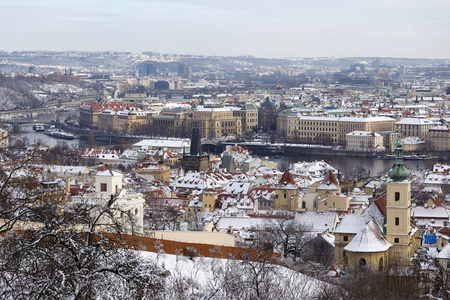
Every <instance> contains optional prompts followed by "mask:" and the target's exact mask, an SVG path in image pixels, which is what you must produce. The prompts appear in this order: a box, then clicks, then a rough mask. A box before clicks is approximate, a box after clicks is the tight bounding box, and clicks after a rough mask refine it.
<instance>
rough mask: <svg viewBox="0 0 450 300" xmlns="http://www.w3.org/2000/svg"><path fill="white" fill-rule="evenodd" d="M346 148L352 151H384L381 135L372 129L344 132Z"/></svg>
mask: <svg viewBox="0 0 450 300" xmlns="http://www.w3.org/2000/svg"><path fill="white" fill-rule="evenodd" d="M346 148H347V149H348V150H353V151H367V152H377V151H384V150H385V148H384V147H383V136H382V135H381V134H379V133H376V132H374V131H353V132H350V133H347V134H346Z"/></svg>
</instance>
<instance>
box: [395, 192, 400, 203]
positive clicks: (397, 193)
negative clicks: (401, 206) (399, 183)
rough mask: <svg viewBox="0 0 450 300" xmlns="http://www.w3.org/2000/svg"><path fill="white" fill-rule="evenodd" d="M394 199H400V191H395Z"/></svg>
mask: <svg viewBox="0 0 450 300" xmlns="http://www.w3.org/2000/svg"><path fill="white" fill-rule="evenodd" d="M395 201H400V193H399V192H395Z"/></svg>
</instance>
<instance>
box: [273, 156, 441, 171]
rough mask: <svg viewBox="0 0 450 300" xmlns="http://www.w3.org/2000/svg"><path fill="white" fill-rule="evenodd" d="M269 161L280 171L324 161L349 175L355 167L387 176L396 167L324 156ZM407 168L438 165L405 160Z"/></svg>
mask: <svg viewBox="0 0 450 300" xmlns="http://www.w3.org/2000/svg"><path fill="white" fill-rule="evenodd" d="M269 160H271V161H275V162H277V163H278V168H279V169H280V170H285V169H286V165H289V164H292V163H297V162H303V161H306V162H310V161H315V160H324V161H326V162H327V163H329V164H330V165H332V166H333V167H334V168H336V169H338V170H339V171H340V172H341V173H343V174H349V173H350V172H351V170H352V169H354V168H355V167H358V166H359V167H362V168H364V169H366V170H367V171H369V170H370V174H371V175H372V176H375V175H378V174H385V173H387V171H388V170H389V169H390V168H391V167H392V166H393V165H394V160H393V159H376V158H374V157H342V156H323V155H299V156H281V157H275V156H271V157H269ZM404 163H405V165H406V167H407V168H408V169H410V170H416V169H421V170H426V169H432V168H433V165H434V164H435V163H436V161H434V160H405V161H404Z"/></svg>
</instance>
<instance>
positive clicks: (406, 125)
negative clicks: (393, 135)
mask: <svg viewBox="0 0 450 300" xmlns="http://www.w3.org/2000/svg"><path fill="white" fill-rule="evenodd" d="M436 125H438V123H436V122H434V121H431V120H429V119H425V118H404V119H402V120H400V121H398V122H397V123H395V126H396V127H397V128H398V129H399V130H400V132H401V133H402V136H403V137H405V136H417V137H419V138H420V139H422V140H425V138H426V136H427V132H428V130H430V128H432V127H434V126H436Z"/></svg>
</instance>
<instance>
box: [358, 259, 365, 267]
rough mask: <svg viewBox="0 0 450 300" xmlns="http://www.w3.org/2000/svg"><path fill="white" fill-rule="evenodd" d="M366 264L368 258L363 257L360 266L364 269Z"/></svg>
mask: <svg viewBox="0 0 450 300" xmlns="http://www.w3.org/2000/svg"><path fill="white" fill-rule="evenodd" d="M365 266H366V260H365V259H364V258H361V259H360V260H359V268H360V269H362V268H364V267H365Z"/></svg>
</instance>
